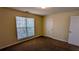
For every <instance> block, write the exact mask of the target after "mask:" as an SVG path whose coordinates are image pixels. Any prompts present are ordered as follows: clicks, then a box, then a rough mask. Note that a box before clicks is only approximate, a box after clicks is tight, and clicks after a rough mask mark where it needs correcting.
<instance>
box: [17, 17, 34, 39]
mask: <svg viewBox="0 0 79 59" xmlns="http://www.w3.org/2000/svg"><path fill="white" fill-rule="evenodd" d="M16 27H17V38H18V39H23V38H26V37H30V36H34V18H26V17H20V16H17V17H16Z"/></svg>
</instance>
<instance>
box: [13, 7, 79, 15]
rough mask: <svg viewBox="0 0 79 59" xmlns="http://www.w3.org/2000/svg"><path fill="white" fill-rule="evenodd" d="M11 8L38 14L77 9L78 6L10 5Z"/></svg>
mask: <svg viewBox="0 0 79 59" xmlns="http://www.w3.org/2000/svg"><path fill="white" fill-rule="evenodd" d="M12 8H13V9H17V10H20V11H24V12H26V11H28V12H30V13H34V14H38V15H49V14H53V13H59V12H66V11H74V10H79V8H78V7H47V8H45V9H42V8H41V7H12Z"/></svg>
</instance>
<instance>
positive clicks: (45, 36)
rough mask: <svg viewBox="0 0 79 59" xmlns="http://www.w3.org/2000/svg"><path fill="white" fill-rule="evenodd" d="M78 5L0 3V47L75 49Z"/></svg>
mask: <svg viewBox="0 0 79 59" xmlns="http://www.w3.org/2000/svg"><path fill="white" fill-rule="evenodd" d="M78 25H79V7H46V8H42V7H0V51H79V33H78V30H79V26H78Z"/></svg>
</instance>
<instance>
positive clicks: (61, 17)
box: [44, 11, 79, 42]
mask: <svg viewBox="0 0 79 59" xmlns="http://www.w3.org/2000/svg"><path fill="white" fill-rule="evenodd" d="M73 15H77V16H79V11H71V12H62V13H57V14H51V15H48V16H46V17H45V19H44V35H45V36H49V37H51V38H55V39H57V40H61V41H65V42H67V41H68V32H69V24H70V16H73Z"/></svg>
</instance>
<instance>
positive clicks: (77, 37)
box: [68, 16, 79, 46]
mask: <svg viewBox="0 0 79 59" xmlns="http://www.w3.org/2000/svg"><path fill="white" fill-rule="evenodd" d="M68 43H70V44H73V45H77V46H79V16H71V19H70V29H69V39H68Z"/></svg>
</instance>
